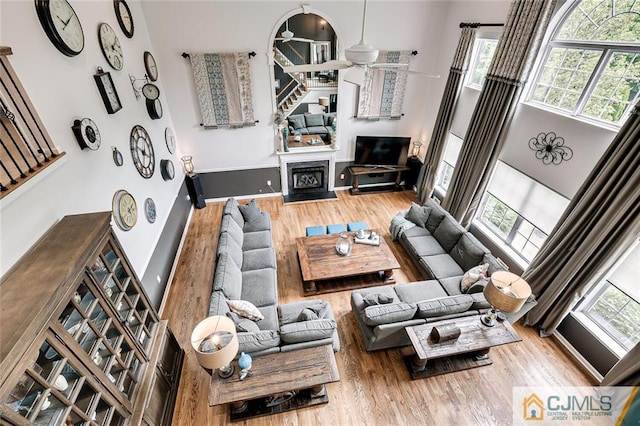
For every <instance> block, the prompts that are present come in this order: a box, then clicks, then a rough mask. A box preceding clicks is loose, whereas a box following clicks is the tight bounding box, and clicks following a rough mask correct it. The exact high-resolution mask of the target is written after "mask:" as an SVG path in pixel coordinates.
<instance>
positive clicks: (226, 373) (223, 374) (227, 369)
mask: <svg viewBox="0 0 640 426" xmlns="http://www.w3.org/2000/svg"><path fill="white" fill-rule="evenodd" d="M235 370H236V369H235V368H234V366H233V364H229V365H225V366H223V367H220V368H219V369H218V376H220V378H222V379H228V378H229V377H231V376H233V373H234V372H235Z"/></svg>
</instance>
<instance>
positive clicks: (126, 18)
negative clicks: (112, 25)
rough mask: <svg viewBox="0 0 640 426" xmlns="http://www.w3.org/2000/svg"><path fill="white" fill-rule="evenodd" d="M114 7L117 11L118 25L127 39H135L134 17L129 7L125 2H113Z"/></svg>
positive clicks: (114, 0) (115, 0)
mask: <svg viewBox="0 0 640 426" xmlns="http://www.w3.org/2000/svg"><path fill="white" fill-rule="evenodd" d="M113 7H114V9H115V10H116V18H117V19H118V25H120V29H121V30H122V32H123V33H124V35H125V36H127V38H131V37H133V30H134V28H133V16H132V15H131V10H130V9H129V5H128V4H127V2H125V1H124V0H113Z"/></svg>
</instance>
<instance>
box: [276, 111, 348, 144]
mask: <svg viewBox="0 0 640 426" xmlns="http://www.w3.org/2000/svg"><path fill="white" fill-rule="evenodd" d="M335 119H336V113H335V112H325V113H323V114H291V115H290V116H288V117H287V121H288V122H289V132H290V133H291V134H292V135H295V134H300V135H320V137H322V139H323V140H325V141H328V140H329V132H330V130H331V125H332V124H333V120H335Z"/></svg>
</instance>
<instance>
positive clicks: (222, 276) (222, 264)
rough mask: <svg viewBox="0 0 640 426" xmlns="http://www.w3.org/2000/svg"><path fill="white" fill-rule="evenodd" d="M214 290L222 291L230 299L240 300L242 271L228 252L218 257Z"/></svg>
mask: <svg viewBox="0 0 640 426" xmlns="http://www.w3.org/2000/svg"><path fill="white" fill-rule="evenodd" d="M213 290H214V291H216V290H221V291H222V292H223V293H224V295H225V296H226V297H227V298H228V299H240V296H241V292H242V271H240V268H239V267H238V265H236V263H235V262H234V261H233V259H232V258H231V256H230V255H229V254H228V253H227V252H222V253H220V256H218V260H217V262H216V273H215V276H214V279H213Z"/></svg>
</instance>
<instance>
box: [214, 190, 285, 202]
mask: <svg viewBox="0 0 640 426" xmlns="http://www.w3.org/2000/svg"><path fill="white" fill-rule="evenodd" d="M280 196H282V192H269V193H267V194H253V195H232V196H229V197H218V198H207V199H206V200H204V201H205V203H219V202H221V201H227V200H228V199H229V198H235V199H236V200H251V199H253V198H269V197H280Z"/></svg>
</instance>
